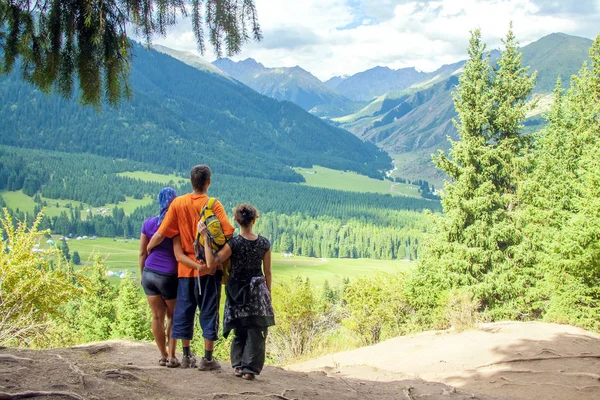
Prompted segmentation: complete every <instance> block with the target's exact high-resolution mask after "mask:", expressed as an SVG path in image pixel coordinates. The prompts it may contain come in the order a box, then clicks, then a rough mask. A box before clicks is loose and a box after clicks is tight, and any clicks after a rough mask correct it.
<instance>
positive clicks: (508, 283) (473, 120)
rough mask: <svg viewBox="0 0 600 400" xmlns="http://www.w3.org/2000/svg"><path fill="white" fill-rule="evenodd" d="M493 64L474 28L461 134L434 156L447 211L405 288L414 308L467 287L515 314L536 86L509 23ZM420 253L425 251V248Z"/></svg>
mask: <svg viewBox="0 0 600 400" xmlns="http://www.w3.org/2000/svg"><path fill="white" fill-rule="evenodd" d="M503 43H504V47H505V48H504V51H503V52H502V56H501V58H500V60H499V62H498V66H497V67H496V68H492V67H491V66H490V56H489V53H486V46H485V44H484V43H483V42H482V40H481V32H480V31H479V30H476V31H474V32H472V35H471V39H470V42H469V48H468V54H469V59H468V61H467V63H466V64H465V66H464V73H463V74H462V75H461V76H460V78H459V86H458V89H457V92H456V93H454V104H455V108H456V110H457V112H458V121H455V125H456V127H457V129H458V132H459V140H458V141H451V144H452V148H451V150H450V154H449V156H446V155H445V154H444V153H443V152H441V151H440V152H439V153H438V155H437V156H435V157H434V162H435V163H436V165H437V166H438V168H439V169H441V170H442V171H444V172H445V173H446V174H447V175H448V176H449V177H450V181H449V182H447V183H446V185H445V190H444V193H443V196H442V205H443V207H444V211H445V215H444V216H443V217H440V218H438V220H437V223H436V231H435V234H434V235H433V237H432V238H431V239H430V240H429V242H428V247H427V251H426V256H425V257H424V258H423V259H422V260H421V262H420V264H419V266H418V271H417V273H416V274H415V275H414V279H413V282H412V285H409V291H412V292H413V302H414V305H415V306H416V307H425V308H430V307H440V306H441V304H439V302H440V301H443V298H444V293H446V291H447V290H449V289H451V288H456V287H462V286H470V287H472V291H473V292H474V294H475V296H476V298H477V299H478V300H479V301H480V302H481V304H482V307H484V308H486V309H487V310H488V312H490V313H491V315H492V317H514V318H516V317H518V316H519V315H520V312H521V310H522V309H523V308H525V305H524V304H522V303H523V302H526V300H524V299H523V297H522V296H521V295H522V294H523V290H524V288H526V287H528V286H529V283H528V279H529V278H528V275H527V274H528V273H530V270H529V269H525V270H524V271H526V272H524V274H525V276H521V271H520V270H519V269H518V268H517V264H518V263H519V262H520V260H519V256H518V255H516V252H517V250H518V246H519V245H520V244H521V237H520V233H519V231H518V229H517V227H516V216H515V212H514V211H515V203H516V201H515V198H516V183H517V181H518V180H519V176H520V175H519V174H521V171H522V170H523V167H522V165H523V160H524V154H525V153H526V151H527V143H528V138H527V137H524V136H523V135H522V133H521V124H522V121H523V120H524V118H525V115H526V112H527V110H528V107H530V105H529V104H528V103H527V98H528V96H529V95H530V94H531V91H532V89H533V86H534V84H535V74H533V75H531V76H528V75H527V74H526V68H522V67H521V54H520V53H519V51H518V43H517V42H516V39H515V37H514V35H513V33H512V26H511V29H510V30H509V32H508V34H507V36H506V38H505V39H504V41H503ZM424 253H425V252H424Z"/></svg>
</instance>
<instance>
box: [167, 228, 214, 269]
mask: <svg viewBox="0 0 600 400" xmlns="http://www.w3.org/2000/svg"><path fill="white" fill-rule="evenodd" d="M173 253H175V258H176V259H177V261H179V262H180V263H182V264H183V265H185V266H186V267H188V268H191V269H195V270H198V272H202V271H205V270H206V271H209V268H208V266H207V265H206V264H199V263H197V262H195V261H194V260H192V259H191V258H189V257H188V256H187V255H186V254H185V253H184V251H183V247H181V238H180V237H179V236H175V237H174V238H173ZM209 272H210V271H209Z"/></svg>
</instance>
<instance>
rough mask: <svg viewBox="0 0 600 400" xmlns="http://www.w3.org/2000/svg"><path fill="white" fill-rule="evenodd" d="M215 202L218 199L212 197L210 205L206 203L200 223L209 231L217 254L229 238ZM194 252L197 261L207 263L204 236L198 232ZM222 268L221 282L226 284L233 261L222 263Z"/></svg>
mask: <svg viewBox="0 0 600 400" xmlns="http://www.w3.org/2000/svg"><path fill="white" fill-rule="evenodd" d="M215 201H216V199H215V198H214V197H211V198H210V199H208V203H206V205H205V206H204V208H203V209H202V211H200V221H202V222H204V225H206V227H207V229H208V236H209V237H210V239H211V247H212V250H213V254H216V253H217V252H218V251H219V250H221V249H222V248H223V246H225V244H226V243H227V238H226V237H225V233H224V232H223V227H222V226H221V221H219V218H217V216H216V215H215V213H214V211H213V206H214V204H215ZM194 251H195V253H196V260H198V261H202V262H206V256H205V254H204V236H202V235H201V234H200V232H196V239H195V240H194ZM221 267H222V268H223V278H222V280H221V282H222V283H223V284H225V283H226V282H227V280H228V279H229V270H230V268H231V260H229V259H228V260H227V261H225V262H224V263H222V265H221Z"/></svg>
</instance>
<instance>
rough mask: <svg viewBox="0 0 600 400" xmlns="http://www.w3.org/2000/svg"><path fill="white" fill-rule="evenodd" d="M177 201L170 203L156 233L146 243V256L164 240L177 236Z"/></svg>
mask: <svg viewBox="0 0 600 400" xmlns="http://www.w3.org/2000/svg"><path fill="white" fill-rule="evenodd" d="M176 202H177V199H175V200H174V201H173V203H171V206H170V207H169V210H168V211H167V214H166V215H165V219H163V221H162V222H161V224H160V226H159V227H158V231H156V233H155V234H154V235H153V236H152V239H151V240H150V243H148V254H150V252H151V251H152V249H153V248H155V247H156V246H158V245H159V244H161V243H162V242H163V240H165V238H172V237H175V236H177V235H179V221H178V220H177V204H176Z"/></svg>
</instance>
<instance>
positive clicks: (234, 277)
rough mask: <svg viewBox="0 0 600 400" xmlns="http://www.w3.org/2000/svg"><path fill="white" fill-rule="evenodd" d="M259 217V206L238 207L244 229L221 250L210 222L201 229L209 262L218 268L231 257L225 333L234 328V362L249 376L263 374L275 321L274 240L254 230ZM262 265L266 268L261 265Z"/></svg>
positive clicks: (241, 373) (238, 219)
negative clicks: (211, 239)
mask: <svg viewBox="0 0 600 400" xmlns="http://www.w3.org/2000/svg"><path fill="white" fill-rule="evenodd" d="M256 218H258V212H257V211H256V208H254V207H253V206H251V205H248V204H241V205H239V206H238V207H236V209H235V220H236V222H237V223H238V224H239V225H240V228H241V233H240V234H239V235H238V236H235V237H234V238H232V239H231V240H230V241H229V242H228V243H227V244H226V245H225V246H224V247H223V248H222V249H221V250H219V252H218V253H217V254H213V252H212V250H211V247H210V243H209V237H208V232H207V230H206V226H205V225H204V224H203V223H202V222H200V223H199V224H198V231H199V232H201V234H203V235H205V240H204V244H205V254H206V263H207V265H208V266H209V268H214V267H215V266H216V265H217V264H218V263H220V262H223V261H225V260H227V259H228V258H230V257H231V271H230V275H229V280H228V281H227V285H226V287H225V288H226V302H225V315H224V318H223V336H225V337H227V336H228V335H229V333H230V332H231V331H232V330H233V331H234V332H235V337H234V338H233V342H232V343H231V366H232V367H233V368H235V375H236V376H238V377H243V378H244V379H247V380H252V379H254V376H255V375H258V374H260V372H261V370H262V368H263V365H264V363H265V341H266V338H267V328H268V327H269V326H272V325H275V318H274V314H273V306H272V304H271V244H270V243H269V240H268V239H267V238H265V237H263V236H260V235H257V234H256V233H254V232H252V227H253V226H254V223H255V222H256ZM261 267H262V268H261ZM263 270H264V274H263Z"/></svg>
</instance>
